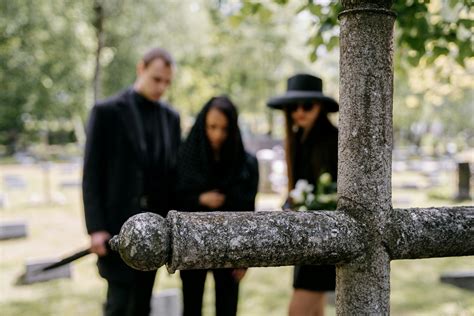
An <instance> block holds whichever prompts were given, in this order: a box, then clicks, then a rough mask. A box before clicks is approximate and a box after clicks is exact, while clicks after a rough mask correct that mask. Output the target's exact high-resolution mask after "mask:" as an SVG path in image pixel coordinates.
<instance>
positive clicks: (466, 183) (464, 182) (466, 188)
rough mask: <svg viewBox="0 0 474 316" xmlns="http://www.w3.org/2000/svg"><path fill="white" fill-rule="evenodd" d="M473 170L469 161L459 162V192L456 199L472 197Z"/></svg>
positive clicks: (461, 199)
mask: <svg viewBox="0 0 474 316" xmlns="http://www.w3.org/2000/svg"><path fill="white" fill-rule="evenodd" d="M470 192H471V170H470V169H469V163H468V162H460V163H458V194H457V195H456V200H459V201H463V200H470V199H471V193H470Z"/></svg>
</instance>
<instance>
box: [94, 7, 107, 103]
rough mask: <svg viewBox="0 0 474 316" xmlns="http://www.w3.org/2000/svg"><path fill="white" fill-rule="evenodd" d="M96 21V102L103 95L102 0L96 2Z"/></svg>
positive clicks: (103, 18)
mask: <svg viewBox="0 0 474 316" xmlns="http://www.w3.org/2000/svg"><path fill="white" fill-rule="evenodd" d="M94 13H95V16H94V22H93V23H92V24H93V26H94V28H95V33H96V38H97V50H96V54H95V70H94V82H93V84H94V102H96V101H97V100H98V99H99V98H100V96H101V90H102V89H101V80H100V79H101V72H100V70H101V69H100V54H101V52H102V49H103V48H104V37H105V34H104V20H105V15H104V7H103V5H102V3H101V1H97V0H96V1H95V2H94Z"/></svg>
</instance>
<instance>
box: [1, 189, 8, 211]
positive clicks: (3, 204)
mask: <svg viewBox="0 0 474 316" xmlns="http://www.w3.org/2000/svg"><path fill="white" fill-rule="evenodd" d="M7 205H8V200H7V196H6V195H5V194H3V193H1V192H0V209H2V208H7Z"/></svg>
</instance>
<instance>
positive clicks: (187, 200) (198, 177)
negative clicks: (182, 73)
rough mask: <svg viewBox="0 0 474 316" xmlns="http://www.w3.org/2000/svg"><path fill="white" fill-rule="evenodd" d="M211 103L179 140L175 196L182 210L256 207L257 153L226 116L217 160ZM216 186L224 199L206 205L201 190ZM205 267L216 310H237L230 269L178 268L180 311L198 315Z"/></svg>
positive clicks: (220, 315)
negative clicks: (210, 133)
mask: <svg viewBox="0 0 474 316" xmlns="http://www.w3.org/2000/svg"><path fill="white" fill-rule="evenodd" d="M208 110H209V103H208V104H207V105H206V106H205V107H204V108H203V110H202V111H201V113H200V114H199V115H198V117H197V119H196V122H195V124H194V126H193V128H192V129H191V131H190V133H189V136H188V138H187V139H186V141H185V142H184V144H183V145H182V146H181V149H180V153H179V158H178V179H177V183H178V184H177V196H179V202H178V209H179V210H181V211H192V212H196V211H202V212H209V211H217V210H218V211H254V210H255V196H256V194H257V187H258V163H257V159H256V158H255V157H254V156H253V155H250V154H249V153H247V152H245V150H244V147H243V144H242V139H241V137H240V132H239V130H238V127H237V123H236V117H235V121H234V123H232V120H231V119H229V117H228V120H229V127H228V137H227V140H226V142H225V143H224V144H223V146H222V149H221V152H220V160H218V161H216V160H215V159H214V155H213V153H212V150H211V147H210V145H209V141H208V139H207V136H206V132H205V118H206V114H207V112H208ZM213 190H216V191H218V192H220V193H222V194H224V195H225V202H224V204H223V205H222V206H221V207H219V208H218V209H210V208H208V207H206V206H203V205H201V204H200V203H199V196H200V195H201V194H202V193H205V192H209V191H213ZM207 271H212V272H213V274H214V278H215V280H216V312H217V314H216V315H217V316H224V315H226V316H227V315H229V316H231V315H235V314H236V311H237V301H238V282H236V281H235V280H234V278H233V276H232V275H231V273H232V269H224V270H222V269H217V270H189V271H181V272H180V274H181V279H182V282H183V302H184V310H185V313H184V315H201V307H202V295H203V290H204V282H205V279H206V275H207Z"/></svg>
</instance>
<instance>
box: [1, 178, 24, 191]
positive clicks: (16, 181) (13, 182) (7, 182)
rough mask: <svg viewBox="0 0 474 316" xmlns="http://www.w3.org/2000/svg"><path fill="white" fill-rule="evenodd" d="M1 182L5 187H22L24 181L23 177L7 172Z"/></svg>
mask: <svg viewBox="0 0 474 316" xmlns="http://www.w3.org/2000/svg"><path fill="white" fill-rule="evenodd" d="M3 184H4V186H5V188H6V189H24V188H26V181H25V179H24V178H23V177H21V176H19V175H16V174H7V175H4V176H3Z"/></svg>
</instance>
